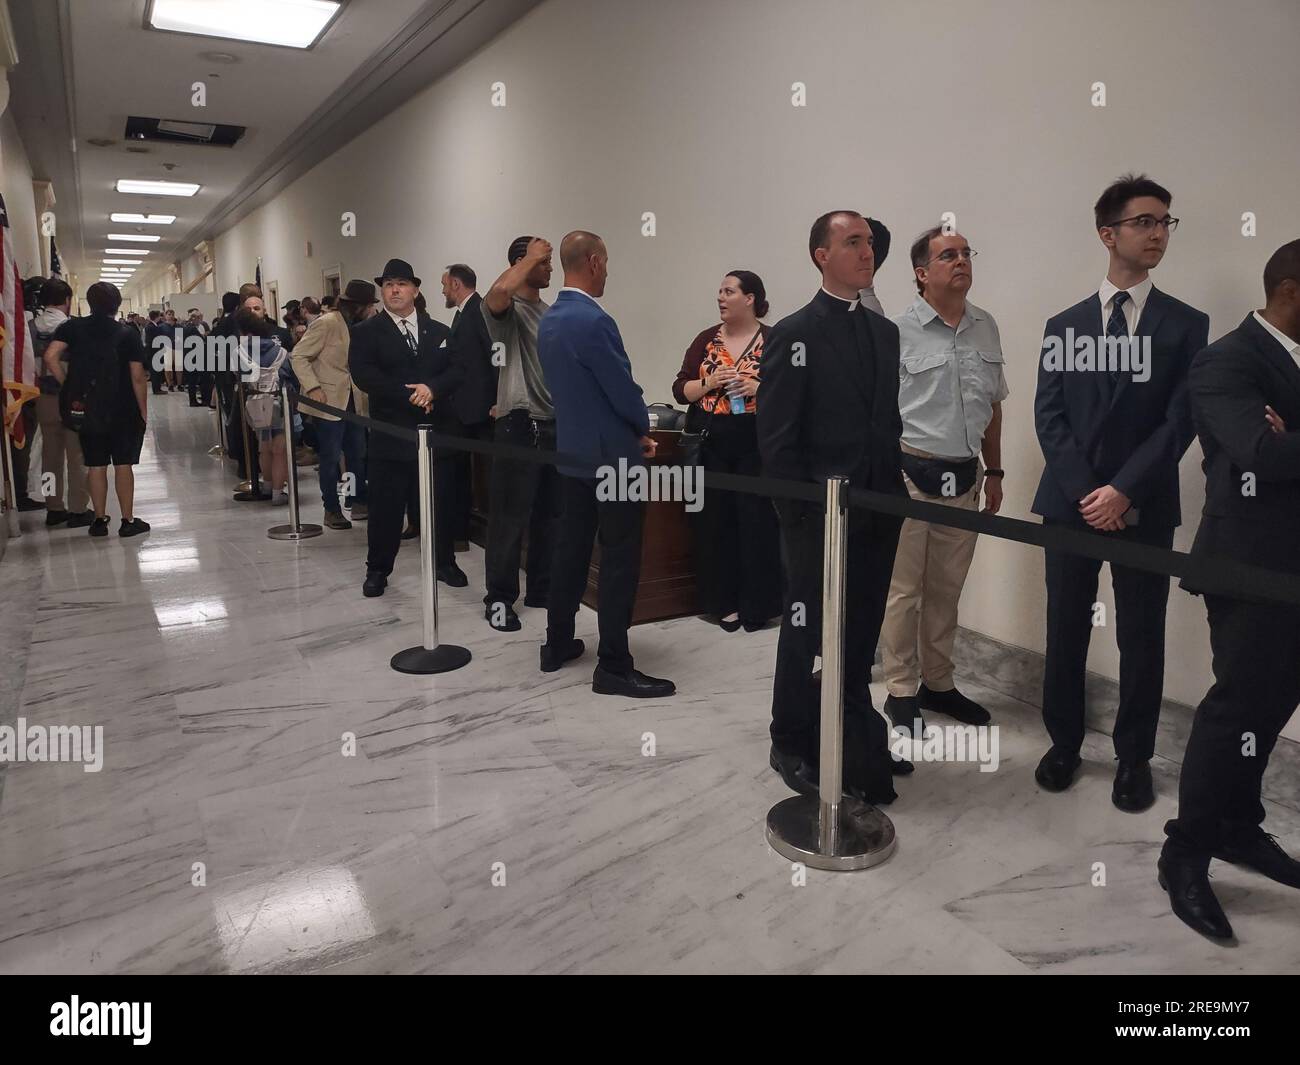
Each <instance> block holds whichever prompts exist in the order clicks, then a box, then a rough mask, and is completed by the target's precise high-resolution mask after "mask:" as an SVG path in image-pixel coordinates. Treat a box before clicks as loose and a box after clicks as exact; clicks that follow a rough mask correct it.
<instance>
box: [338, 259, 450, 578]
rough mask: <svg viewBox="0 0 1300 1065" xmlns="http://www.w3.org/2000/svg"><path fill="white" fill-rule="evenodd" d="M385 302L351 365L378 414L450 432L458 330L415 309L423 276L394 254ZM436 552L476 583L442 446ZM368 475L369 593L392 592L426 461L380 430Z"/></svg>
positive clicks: (359, 338)
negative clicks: (462, 547)
mask: <svg viewBox="0 0 1300 1065" xmlns="http://www.w3.org/2000/svg"><path fill="white" fill-rule="evenodd" d="M375 284H376V285H378V286H379V287H380V290H381V295H382V296H383V301H384V309H383V310H382V311H381V312H380V313H379V314H376V315H375V316H374V317H373V318H367V319H366V320H365V321H364V322H360V323H358V324H357V326H356V327H355V328H354V329H353V330H352V340H351V347H350V349H349V351H348V368H349V370H350V371H351V372H352V380H353V381H354V382H355V383H356V385H357V387H358V388H360V389H361V390H362V391H363V392H365V393H366V395H367V396H368V397H369V400H370V416H371V417H372V418H373V419H374V420H375V421H379V422H388V423H390V424H395V425H399V426H404V427H406V428H408V429H414V428H416V426H418V425H420V424H421V423H426V422H427V423H429V424H431V425H432V426H433V427H434V429H435V430H436V431H443V432H446V431H448V430H449V429H451V428H452V427H454V426H455V424H456V422H455V415H454V414H452V413H451V408H450V405H449V404H450V401H451V395H452V393H454V392H455V391H456V388H457V386H459V384H460V383H461V381H462V380H463V379H464V376H465V370H464V367H463V366H462V365H461V361H460V359H459V358H457V357H456V356H455V352H454V350H453V348H452V346H451V344H450V343H449V341H448V338H449V336H450V333H451V330H449V329H448V328H447V327H446V326H445V325H443V324H442V323H441V322H437V321H434V320H433V319H432V318H430V317H429V316H428V315H418V314H416V311H415V297H416V296H417V295H419V292H420V279H419V278H418V277H416V276H415V272H414V271H413V270H412V269H411V266H410V264H409V263H407V262H404V261H403V260H401V259H389V260H388V264H387V265H386V266H385V267H384V272H383V275H382V276H380V277H377V278H375ZM434 457H435V459H436V460H437V468H436V469H435V472H434V481H433V483H434V491H435V493H436V497H435V499H434V530H433V532H434V556H435V560H436V564H437V568H438V580H440V581H444V582H445V583H447V584H449V585H451V586H452V587H454V588H463V587H464V586H465V585H466V584H468V583H469V582H468V579H467V578H466V577H465V574H464V573H463V572H462V571H461V570H460V567H458V566H457V565H456V555H455V541H454V540H453V538H452V522H453V515H452V507H453V500H454V499H455V487H456V480H455V467H454V465H453V462H454V459H453V456H452V455H451V454H440V453H435V455H434ZM367 481H368V484H369V493H370V519H369V526H368V528H367V529H366V539H367V544H368V553H367V555H366V580H365V583H364V584H363V585H362V588H361V590H362V593H363V594H364V595H366V596H369V597H373V596H377V595H383V594H384V588H385V587H386V586H387V584H388V575H389V574H390V573H392V572H393V563H394V562H395V561H396V560H397V549H398V547H399V546H401V537H402V519H403V517H404V516H405V515H406V512H407V508H408V507H410V508H411V509H412V511H413V512H414V513H419V499H420V467H419V453H418V452H417V450H416V444H415V443H413V442H411V441H408V440H402V439H399V438H398V437H395V436H392V435H391V434H389V433H384V432H379V431H377V430H376V431H372V432H371V434H370V446H369V458H368V462H367Z"/></svg>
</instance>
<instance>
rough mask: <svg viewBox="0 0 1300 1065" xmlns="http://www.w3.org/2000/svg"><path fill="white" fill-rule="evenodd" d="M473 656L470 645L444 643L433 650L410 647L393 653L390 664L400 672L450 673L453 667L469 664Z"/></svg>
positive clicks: (457, 667)
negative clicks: (459, 645) (458, 645)
mask: <svg viewBox="0 0 1300 1065" xmlns="http://www.w3.org/2000/svg"><path fill="white" fill-rule="evenodd" d="M472 657H473V655H471V654H470V653H469V648H468V647H457V646H456V645H455V644H454V643H443V644H439V645H438V646H437V647H435V648H434V649H433V650H432V651H430V650H429V649H428V648H427V647H408V648H407V649H406V650H405V651H398V652H397V654H395V655H393V657H392V660H391V661H390V662H389V663H388V664H389V665H390V666H392V667H393V668H394V669H395V670H397V672H398V673H450V672H451V671H452V670H453V669H460V668H461V666H467V665H469V660H470V659H471V658H472Z"/></svg>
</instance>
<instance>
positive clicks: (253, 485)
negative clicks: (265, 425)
mask: <svg viewBox="0 0 1300 1065" xmlns="http://www.w3.org/2000/svg"><path fill="white" fill-rule="evenodd" d="M235 387H236V388H237V389H239V425H240V429H241V431H242V432H243V434H244V472H245V473H247V474H248V478H247V479H246V480H243V481H240V482H239V484H237V485H236V486H235V502H237V503H265V502H266V501H267V500H268V499H270V498H271V493H270V492H264V491H262V480H261V476H260V474H261V470H260V469H258V467H257V464H256V462H255V460H254V456H253V441H252V438H251V434H250V433H249V431H248V405H247V404H246V403H245V402H244V382H243V381H236V382H235Z"/></svg>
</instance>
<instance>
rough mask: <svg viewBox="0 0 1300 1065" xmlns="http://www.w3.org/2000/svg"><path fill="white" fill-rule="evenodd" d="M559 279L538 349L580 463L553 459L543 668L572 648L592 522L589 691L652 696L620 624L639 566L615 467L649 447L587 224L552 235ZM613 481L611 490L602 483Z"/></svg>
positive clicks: (660, 693)
mask: <svg viewBox="0 0 1300 1065" xmlns="http://www.w3.org/2000/svg"><path fill="white" fill-rule="evenodd" d="M560 265H561V267H562V268H563V270H564V287H563V288H562V289H560V291H559V294H558V295H557V297H556V300H555V303H554V305H553V306H552V307H551V309H550V310H548V311H547V312H546V314H545V315H543V317H542V322H541V325H540V326H539V327H538V330H537V351H538V355H539V357H540V359H541V362H542V371H543V372H544V373H545V375H546V387H547V388H548V389H549V390H550V393H551V400H552V402H553V403H554V405H555V425H556V446H557V448H558V450H559V452H560V453H561V454H562V455H565V456H573V457H574V458H576V459H577V460H579V461H580V463H581V465H580V466H575V465H568V466H566V465H565V464H564V463H563V462H560V463H557V466H556V468H557V469H558V470H559V473H560V475H561V476H560V481H561V485H560V499H561V506H562V516H561V518H560V527H559V530H558V533H557V535H556V543H555V553H554V555H553V557H552V564H551V588H550V598H549V601H548V604H547V612H546V643H545V644H543V645H542V649H541V668H542V671H543V672H546V673H550V672H553V671H555V670H557V669H559V668H560V667H561V666H562V665H564V663H565V662H568V661H572V660H573V659H575V658H578V657H579V656H581V654H582V653H583V651H584V649H585V648H584V645H583V642H582V641H581V640H578V639H575V638H574V635H573V627H574V618H575V617H576V616H577V613H578V606H579V604H580V603H581V602H582V592H583V589H584V588H585V587H586V586H587V567H588V565H589V564H590V562H591V549H592V545H593V543H594V541H595V538H596V533H597V530H599V532H600V589H599V592H598V597H597V614H598V616H599V624H600V648H599V651H598V663H597V665H596V670H595V673H594V674H593V675H592V683H591V690H592V691H594V692H596V693H597V694H598V695H626V696H630V697H633V698H638V699H656V698H663V697H665V696H669V695H672V694H674V692H675V691H676V690H677V689H676V687H675V686H674V685H673V682H672V681H670V680H660V679H658V678H655V677H648V676H646V675H645V674H644V673H641V672H640V671H639V670H636V669H634V668H633V667H632V654H631V652H630V651H629V650H628V645H627V630H628V627H629V626H630V625H631V623H632V606H633V604H634V602H635V601H636V587H637V581H638V579H639V578H640V575H641V525H642V521H643V520H644V517H645V514H644V501H643V500H642V499H641V498H639V496H638V495H637V494H636V493H634V492H630V491H628V490H627V486H628V485H629V484H630V483H631V482H630V481H629V480H628V479H627V478H626V477H625V476H624V475H625V474H626V472H627V471H630V470H636V469H637V468H638V467H640V466H642V465H644V459H645V458H648V457H650V456H652V455H653V454H654V450H655V445H654V441H653V440H651V439H650V435H649V434H650V418H649V415H648V414H647V413H646V406H645V400H644V398H643V397H642V394H641V389H640V387H639V386H638V385H637V383H636V382H635V381H634V380H633V379H632V364H631V362H630V360H629V359H628V357H627V352H626V351H625V350H624V349H623V338H622V337H621V336H620V335H619V332H618V326H617V325H616V324H615V322H614V319H613V318H611V317H610V316H609V315H608V314H606V313H605V311H604V310H603V309H602V308H601V306H600V304H598V303H597V302H596V298H597V297H599V296H602V295H604V293H605V279H606V276H607V272H608V266H609V253H608V252H607V251H606V250H605V242H604V241H602V240H601V239H600V237H598V236H596V235H595V234H594V233H586V232H583V231H581V230H577V231H575V232H573V233H570V234H569V235H568V236H566V237H565V238H564V240H563V241H562V242H561V243H560ZM611 484H612V485H613V486H614V490H613V491H610V488H609V486H610V485H611Z"/></svg>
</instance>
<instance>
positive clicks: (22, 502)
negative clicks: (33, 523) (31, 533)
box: [17, 496, 45, 513]
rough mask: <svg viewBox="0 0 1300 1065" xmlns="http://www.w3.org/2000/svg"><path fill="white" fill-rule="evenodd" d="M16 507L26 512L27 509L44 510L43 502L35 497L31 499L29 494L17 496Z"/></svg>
mask: <svg viewBox="0 0 1300 1065" xmlns="http://www.w3.org/2000/svg"><path fill="white" fill-rule="evenodd" d="M17 509H18V510H20V511H22V512H23V513H27V512H28V511H32V510H44V509H45V504H44V503H40V502H37V501H36V500H35V499H32V498H31V496H19V497H18V508H17Z"/></svg>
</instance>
